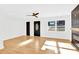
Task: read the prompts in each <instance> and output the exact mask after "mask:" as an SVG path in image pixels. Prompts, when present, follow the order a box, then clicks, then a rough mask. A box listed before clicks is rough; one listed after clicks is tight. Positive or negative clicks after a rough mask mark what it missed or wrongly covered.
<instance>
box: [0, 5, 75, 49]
mask: <svg viewBox="0 0 79 59" xmlns="http://www.w3.org/2000/svg"><path fill="white" fill-rule="evenodd" d="M75 6H76V5H73V4H64V5H61V4H55V5H53V4H43V5H42V4H41V5H40V4H39V5H34V4H30V5H27V4H22V5H21V4H11V5H10V4H1V5H0V48H1V47H3V40H6V39H10V38H14V37H17V36H19V35H25V33H26V32H25V31H26V29H25V28H26V26H25V24H26V23H25V22H26V21H31V35H32V36H33V31H34V30H33V27H32V26H33V25H32V24H33V21H34V20H37V19H36V18H34V17H27V16H26V15H30V14H32V13H33V12H39V13H40V14H39V20H40V21H41V36H48V37H58V38H61V37H62V38H68V39H69V37H70V31H69V28H68V25H67V28H68V30H67V31H66V32H56V31H55V32H48V29H47V28H48V27H47V22H48V20H52V19H53V20H54V19H55V20H57V19H64V18H66V21H67V20H68V19H69V17H68V18H67V17H62V18H59V17H55V18H54V17H52V16H61V15H66V14H67V15H68V14H70V13H71V10H72V9H73V8H74V7H75ZM50 16H51V17H50ZM68 21H69V20H68ZM68 21H67V22H68ZM67 22H66V24H67ZM68 24H69V22H68ZM68 32H69V33H68ZM60 33H61V35H60V36H59V34H60ZM63 34H64V35H63ZM66 34H67V35H66Z"/></svg>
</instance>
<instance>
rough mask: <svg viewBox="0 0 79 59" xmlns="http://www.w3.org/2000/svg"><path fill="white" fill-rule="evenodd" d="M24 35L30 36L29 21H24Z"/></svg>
mask: <svg viewBox="0 0 79 59" xmlns="http://www.w3.org/2000/svg"><path fill="white" fill-rule="evenodd" d="M26 35H27V36H30V22H26Z"/></svg>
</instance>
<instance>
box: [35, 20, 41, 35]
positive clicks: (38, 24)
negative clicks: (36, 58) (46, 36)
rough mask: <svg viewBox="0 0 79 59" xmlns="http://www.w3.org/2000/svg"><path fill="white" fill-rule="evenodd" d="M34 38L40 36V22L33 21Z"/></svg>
mask: <svg viewBox="0 0 79 59" xmlns="http://www.w3.org/2000/svg"><path fill="white" fill-rule="evenodd" d="M34 36H40V21H34Z"/></svg>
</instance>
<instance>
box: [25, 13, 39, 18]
mask: <svg viewBox="0 0 79 59" xmlns="http://www.w3.org/2000/svg"><path fill="white" fill-rule="evenodd" d="M38 14H39V13H32V15H26V16H34V17H36V18H38Z"/></svg>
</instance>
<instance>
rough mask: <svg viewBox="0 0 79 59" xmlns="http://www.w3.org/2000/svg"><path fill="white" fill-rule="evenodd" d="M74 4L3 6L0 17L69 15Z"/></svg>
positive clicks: (0, 6)
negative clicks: (35, 13) (33, 14)
mask: <svg viewBox="0 0 79 59" xmlns="http://www.w3.org/2000/svg"><path fill="white" fill-rule="evenodd" d="M76 6H77V5H75V4H3V5H0V17H2V18H5V19H6V18H8V19H22V18H24V17H25V15H30V14H31V13H33V12H39V17H52V16H60V15H69V14H70V13H71V11H72V10H73V9H74V8H75V7H76Z"/></svg>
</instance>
